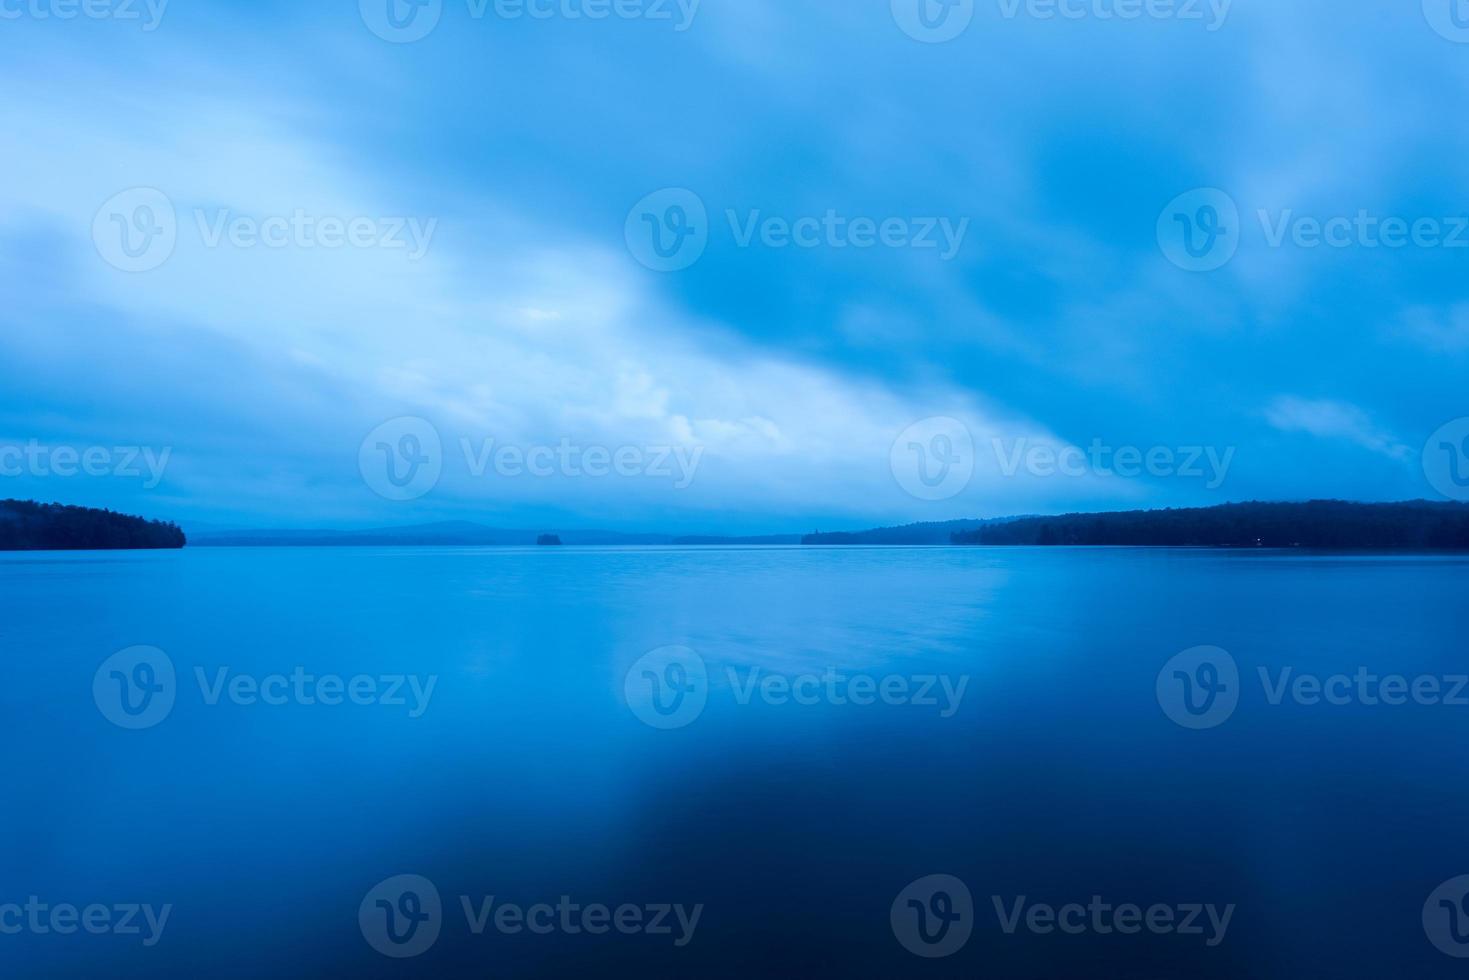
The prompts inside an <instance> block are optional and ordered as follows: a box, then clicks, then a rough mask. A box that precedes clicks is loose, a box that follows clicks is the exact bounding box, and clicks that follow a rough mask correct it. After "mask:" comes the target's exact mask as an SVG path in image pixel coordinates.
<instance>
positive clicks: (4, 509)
mask: <svg viewBox="0 0 1469 980" xmlns="http://www.w3.org/2000/svg"><path fill="white" fill-rule="evenodd" d="M184 543H185V538H184V532H183V531H181V530H179V528H178V526H177V525H175V524H165V523H164V522H162V521H149V520H145V519H143V518H141V517H129V516H128V515H126V514H117V513H114V512H112V511H110V510H93V509H92V508H90V507H68V506H65V505H63V504H42V503H37V502H36V501H34V500H0V551H92V550H97V551H103V550H110V549H119V548H182V547H183V546H184Z"/></svg>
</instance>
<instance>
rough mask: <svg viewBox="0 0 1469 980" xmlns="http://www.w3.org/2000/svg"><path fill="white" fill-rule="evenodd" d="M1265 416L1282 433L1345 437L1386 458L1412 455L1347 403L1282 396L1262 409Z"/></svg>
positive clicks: (1408, 449)
mask: <svg viewBox="0 0 1469 980" xmlns="http://www.w3.org/2000/svg"><path fill="white" fill-rule="evenodd" d="M1265 419H1266V421H1268V422H1269V423H1270V424H1271V425H1272V426H1274V427H1275V428H1277V429H1279V430H1280V431H1282V432H1305V433H1307V434H1309V435H1313V436H1315V437H1317V438H1318V439H1338V440H1346V441H1348V442H1352V443H1355V444H1356V445H1358V446H1361V447H1362V448H1363V449H1370V450H1371V451H1372V452H1374V453H1380V454H1381V455H1383V456H1387V457H1388V458H1389V459H1407V458H1408V457H1410V456H1411V455H1412V454H1413V450H1412V449H1411V448H1409V447H1408V446H1405V445H1403V444H1402V443H1401V442H1399V441H1398V440H1397V438H1396V437H1395V436H1393V435H1392V434H1391V433H1389V432H1387V431H1385V430H1383V429H1380V428H1378V427H1377V426H1376V425H1375V424H1374V423H1373V421H1372V419H1371V418H1370V417H1369V416H1368V415H1367V413H1366V412H1364V411H1363V410H1362V409H1360V408H1358V407H1357V406H1355V405H1350V404H1347V403H1346V402H1339V401H1330V400H1326V399H1320V400H1314V401H1313V400H1310V399H1305V398H1296V397H1294V396H1290V395H1282V396H1281V397H1279V398H1276V399H1275V401H1273V402H1271V403H1270V405H1269V406H1268V407H1267V408H1266V409H1265Z"/></svg>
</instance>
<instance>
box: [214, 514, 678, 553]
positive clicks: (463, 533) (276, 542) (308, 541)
mask: <svg viewBox="0 0 1469 980" xmlns="http://www.w3.org/2000/svg"><path fill="white" fill-rule="evenodd" d="M545 533H546V532H544V531H513V530H505V529H502V528H493V527H485V526H484V525H483V524H476V523H474V522H473V521H448V522H444V523H439V524H418V525H413V526H409V527H382V528H371V529H368V530H363V531H326V530H306V531H290V530H264V531H197V532H195V533H194V535H193V536H192V537H191V538H190V543H191V544H193V545H195V546H199V547H206V548H209V547H214V548H282V547H287V548H290V547H295V548H307V547H321V546H331V547H339V548H346V547H394V546H396V547H412V546H451V547H452V546H477V547H535V546H536V545H537V542H538V541H539V540H540V538H541V537H542V536H543V535H544V534H545ZM557 536H558V537H559V538H560V539H561V542H562V543H563V544H566V545H581V546H589V545H646V544H672V543H673V540H674V539H673V537H672V536H671V535H665V534H620V533H618V532H616V531H561V532H558V534H557Z"/></svg>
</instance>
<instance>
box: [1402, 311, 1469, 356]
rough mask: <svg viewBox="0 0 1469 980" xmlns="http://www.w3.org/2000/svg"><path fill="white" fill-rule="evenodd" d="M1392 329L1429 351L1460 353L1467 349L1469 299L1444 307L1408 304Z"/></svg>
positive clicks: (1468, 348)
mask: <svg viewBox="0 0 1469 980" xmlns="http://www.w3.org/2000/svg"><path fill="white" fill-rule="evenodd" d="M1394 332H1395V333H1396V334H1398V335H1399V336H1402V337H1406V338H1407V339H1409V340H1411V341H1413V342H1415V343H1417V344H1420V345H1422V346H1423V347H1426V348H1427V349H1428V350H1431V351H1436V352H1439V353H1444V354H1461V353H1463V352H1464V351H1466V350H1469V303H1458V304H1456V305H1454V306H1451V307H1448V308H1447V309H1434V308H1432V307H1428V306H1415V307H1412V308H1410V309H1408V310H1406V311H1404V313H1403V315H1402V317H1401V319H1399V321H1398V325H1397V329H1396V330H1395V331H1394Z"/></svg>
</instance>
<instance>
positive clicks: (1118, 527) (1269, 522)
mask: <svg viewBox="0 0 1469 980" xmlns="http://www.w3.org/2000/svg"><path fill="white" fill-rule="evenodd" d="M954 543H955V544H969V545H1041V546H1047V545H1061V546H1068V545H1069V546H1078V545H1079V546H1095V545H1103V546H1106V545H1128V546H1158V547H1211V548H1319V549H1335V548H1352V549H1375V548H1392V549H1401V550H1415V549H1469V504H1456V503H1435V502H1431V501H1427V500H1417V501H1409V502H1406V503H1396V504H1357V503H1349V502H1347V501H1342V500H1313V501H1309V502H1307V503H1245V504H1222V505H1220V506H1217V507H1202V508H1193V509H1184V510H1146V511H1141V510H1140V511H1127V512H1122V513H1111V514H1066V515H1063V516H1061V517H1028V518H1021V519H1019V520H1014V521H1006V522H1003V523H998V524H990V525H986V526H985V527H981V528H978V529H975V530H972V531H967V532H961V533H958V534H956V535H955V536H954Z"/></svg>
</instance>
